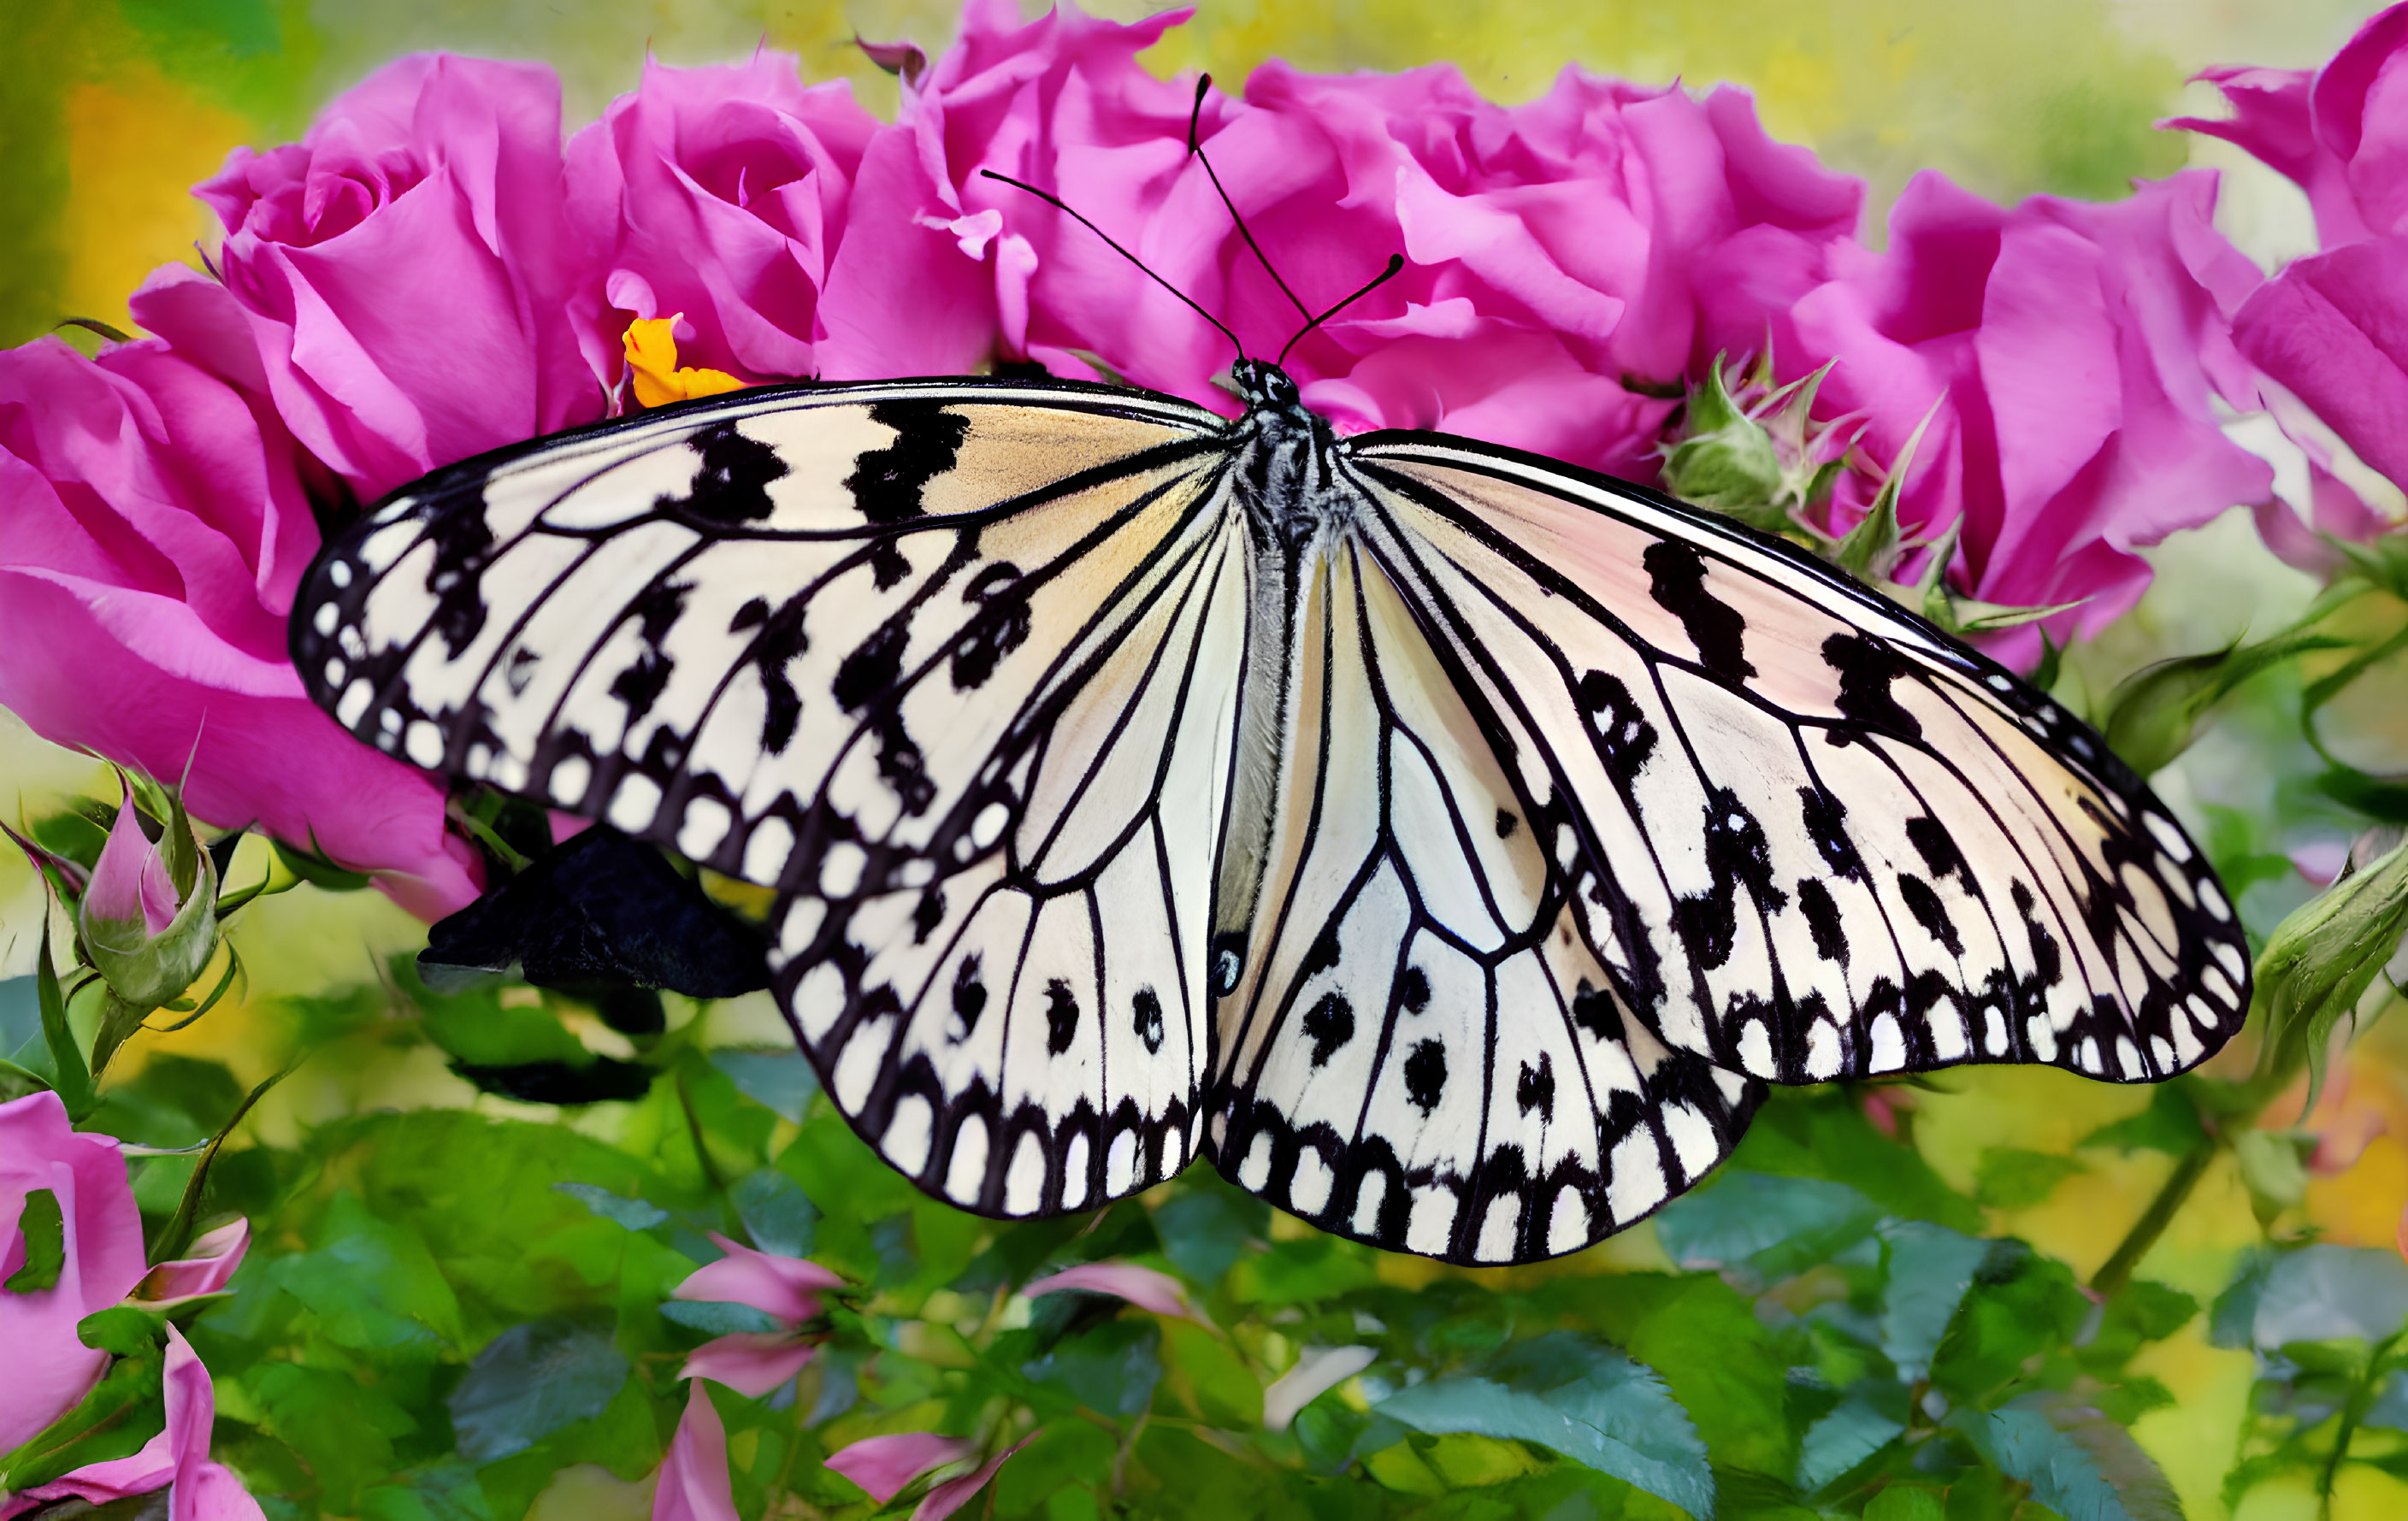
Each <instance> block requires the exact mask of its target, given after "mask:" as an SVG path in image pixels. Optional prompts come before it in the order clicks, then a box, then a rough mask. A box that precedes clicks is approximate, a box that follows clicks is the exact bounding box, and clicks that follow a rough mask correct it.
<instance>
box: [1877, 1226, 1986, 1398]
mask: <svg viewBox="0 0 2408 1521" xmlns="http://www.w3.org/2000/svg"><path fill="white" fill-rule="evenodd" d="M1881 1236H1882V1247H1883V1252H1882V1255H1883V1256H1884V1257H1885V1258H1886V1259H1887V1265H1888V1268H1889V1286H1888V1287H1887V1288H1886V1289H1885V1290H1884V1291H1883V1294H1882V1314H1881V1327H1882V1351H1883V1353H1884V1354H1885V1356H1888V1358H1889V1360H1890V1361H1891V1362H1893V1363H1896V1364H1897V1365H1898V1370H1899V1377H1901V1378H1904V1379H1908V1380H1910V1381H1911V1380H1914V1379H1918V1378H1921V1377H1922V1376H1923V1375H1924V1373H1925V1372H1926V1371H1927V1370H1928V1369H1929V1367H1930V1364H1931V1357H1932V1354H1933V1353H1935V1352H1937V1351H1938V1350H1939V1348H1940V1341H1941V1338H1942V1337H1943V1336H1945V1335H1946V1334H1947V1332H1948V1323H1949V1322H1950V1321H1952V1320H1954V1319H1955V1318H1956V1316H1957V1305H1959V1304H1961V1303H1962V1302H1964V1299H1965V1291H1966V1290H1967V1289H1969V1288H1971V1286H1972V1284H1973V1273H1974V1271H1975V1270H1977V1269H1979V1268H1980V1267H1981V1266H1982V1263H1983V1261H1984V1260H1985V1258H1987V1257H1988V1256H1989V1255H1990V1250H1991V1247H1992V1245H1993V1243H1992V1242H1989V1241H1979V1240H1976V1239H1975V1238H1973V1237H1971V1236H1965V1235H1961V1234H1959V1233H1958V1232H1957V1231H1953V1230H1950V1229H1949V1228H1948V1227H1945V1226H1935V1225H1933V1224H1931V1223H1930V1222H1929V1221H1927V1220H1894V1221H1891V1222H1889V1223H1887V1224H1885V1225H1884V1226H1883V1227H1882V1230H1881Z"/></svg>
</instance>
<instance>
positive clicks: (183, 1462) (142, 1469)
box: [0, 1195, 264, 1521]
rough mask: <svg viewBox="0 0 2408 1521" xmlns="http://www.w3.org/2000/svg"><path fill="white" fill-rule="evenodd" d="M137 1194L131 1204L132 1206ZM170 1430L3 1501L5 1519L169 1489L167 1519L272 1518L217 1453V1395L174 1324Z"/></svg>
mask: <svg viewBox="0 0 2408 1521" xmlns="http://www.w3.org/2000/svg"><path fill="white" fill-rule="evenodd" d="M132 1202H133V1200H132V1196H131V1195H129V1196H128V1197H127V1205H128V1207H129V1208H130V1207H131V1205H132ZM162 1384H163V1385H164V1388H163V1391H162V1392H163V1393H164V1394H165V1397H166V1405H167V1425H166V1428H165V1429H164V1430H162V1431H161V1432H160V1433H159V1434H158V1435H157V1436H155V1437H152V1438H151V1439H150V1441H149V1442H145V1443H144V1444H143V1447H142V1450H141V1451H140V1452H137V1453H136V1454H134V1455H133V1456H130V1457H118V1458H111V1459H109V1460H108V1461H106V1462H100V1463H88V1464H86V1465H85V1466H83V1467H82V1468H79V1469H77V1470H76V1471H74V1472H72V1473H66V1474H62V1475H61V1476H60V1477H58V1478H56V1479H53V1480H51V1481H50V1483H48V1484H41V1485H35V1486H34V1487H33V1488H31V1489H28V1490H26V1491H25V1492H24V1493H23V1494H21V1495H14V1496H11V1497H9V1498H8V1499H7V1500H6V1501H5V1502H0V1518H5V1517H7V1516H12V1515H16V1514H19V1513H20V1512H22V1511H28V1510H32V1509H33V1508H35V1507H36V1506H38V1505H42V1504H45V1503H47V1502H49V1501H51V1500H58V1499H69V1498H73V1499H80V1500H83V1501H85V1502H86V1503H88V1504H92V1505H106V1504H108V1502H110V1501H111V1500H118V1499H126V1498H127V1497H129V1496H133V1495H147V1494H150V1492H152V1491H153V1490H156V1489H159V1488H161V1487H163V1486H165V1487H166V1488H167V1521H264V1517H263V1513H262V1512H261V1510H260V1508H259V1501H257V1500H255V1499H251V1492H250V1491H249V1490H247V1489H245V1488H243V1486H242V1481H241V1480H239V1479H237V1478H236V1477H235V1476H234V1473H233V1471H231V1470H230V1469H228V1468H227V1467H226V1466H225V1465H224V1464H222V1463H219V1462H216V1461H214V1460H212V1459H211V1458H210V1456H209V1435H210V1429H211V1428H212V1427H213V1426H214V1425H215V1424H216V1421H217V1391H216V1389H214V1388H213V1387H212V1386H211V1385H210V1384H209V1370H208V1369H206V1368H204V1367H202V1366H201V1359H200V1355H199V1354H197V1353H195V1352H194V1351H193V1349H192V1345H191V1344H190V1343H189V1342H186V1341H185V1340H184V1333H183V1332H181V1331H179V1330H178V1329H177V1328H176V1327H174V1326H172V1325H170V1326H169V1327H167V1359H166V1368H165V1376H164V1378H163V1379H162Z"/></svg>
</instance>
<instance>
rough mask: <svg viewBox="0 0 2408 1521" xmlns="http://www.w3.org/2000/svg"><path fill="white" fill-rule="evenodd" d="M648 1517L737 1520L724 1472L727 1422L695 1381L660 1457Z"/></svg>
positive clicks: (674, 1520)
mask: <svg viewBox="0 0 2408 1521" xmlns="http://www.w3.org/2000/svg"><path fill="white" fill-rule="evenodd" d="M652 1521H737V1516H736V1495H735V1491H734V1490H733V1488H731V1487H730V1485H729V1482H728V1477H727V1428H726V1427H725V1426H724V1425H722V1424H721V1422H720V1419H719V1412H718V1411H717V1410H716V1409H714V1408H712V1406H711V1403H710V1395H709V1394H707V1393H706V1392H704V1390H703V1386H702V1385H699V1384H690V1385H687V1386H686V1397H685V1414H684V1415H683V1417H681V1419H680V1420H679V1421H678V1428H677V1435H676V1436H675V1437H673V1438H671V1439H670V1441H669V1450H668V1456H666V1457H664V1458H663V1459H661V1472H660V1478H659V1481H658V1484H657V1487H655V1488H654V1489H653V1491H652Z"/></svg>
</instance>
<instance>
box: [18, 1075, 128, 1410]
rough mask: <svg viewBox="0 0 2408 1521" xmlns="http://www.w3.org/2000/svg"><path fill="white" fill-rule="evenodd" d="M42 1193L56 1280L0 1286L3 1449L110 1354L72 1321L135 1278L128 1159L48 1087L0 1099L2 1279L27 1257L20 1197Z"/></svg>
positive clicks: (79, 1393)
mask: <svg viewBox="0 0 2408 1521" xmlns="http://www.w3.org/2000/svg"><path fill="white" fill-rule="evenodd" d="M36 1189H48V1190H49V1191H50V1194H51V1196H52V1197H53V1198H56V1199H57V1200H58V1206H59V1215H60V1224H61V1226H62V1227H63V1229H64V1233H65V1249H66V1255H65V1265H64V1266H63V1267H62V1268H61V1270H60V1272H59V1281H58V1283H57V1284H54V1285H52V1286H51V1287H50V1288H47V1289H41V1290H37V1291H36V1292H33V1293H14V1292H8V1291H6V1290H0V1347H6V1348H7V1349H8V1356H7V1370H8V1376H7V1378H6V1379H5V1380H0V1451H7V1450H8V1449H10V1448H13V1447H16V1446H17V1445H19V1444H20V1443H22V1442H25V1441H26V1440H27V1439H28V1438H30V1437H32V1436H33V1435H34V1434H35V1433H36V1432H37V1431H39V1430H41V1429H42V1428H44V1427H46V1426H48V1425H50V1422H52V1421H54V1420H56V1419H58V1417H60V1416H61V1415H63V1414H65V1413H66V1412H67V1411H68V1410H70V1409H72V1408H73V1407H74V1406H75V1403H76V1401H78V1400H79V1399H82V1398H83V1397H84V1394H85V1392H86V1391H87V1390H89V1389H90V1388H91V1387H92V1385H93V1382H94V1381H95V1380H97V1379H98V1378H99V1377H100V1375H101V1372H102V1370H104V1369H105V1368H107V1367H108V1354H107V1353H103V1352H95V1351H93V1349H92V1348H90V1347H88V1346H86V1345H84V1344H83V1342H82V1340H81V1339H80V1338H79V1337H78V1336H77V1335H76V1323H77V1322H78V1321H80V1320H81V1319H83V1317H84V1316H86V1315H90V1314H95V1313H99V1312H100V1311H103V1310H106V1309H108V1307H109V1306H111V1305H113V1304H116V1303H117V1302H119V1301H120V1300H122V1299H124V1298H125V1296H126V1295H127V1294H128V1293H130V1292H132V1291H133V1288H134V1285H135V1284H137V1283H139V1282H141V1279H142V1274H143V1271H144V1264H143V1260H142V1216H141V1213H140V1212H139V1211H137V1210H136V1208H135V1204H134V1191H133V1190H132V1189H131V1188H129V1187H128V1186H127V1185H126V1181H125V1157H124V1155H123V1154H122V1153H121V1152H120V1151H119V1150H118V1149H117V1143H116V1141H112V1140H111V1139H109V1138H108V1137H107V1136H99V1135H84V1134H80V1133H79V1132H78V1131H76V1130H75V1128H74V1127H73V1126H70V1125H69V1124H68V1123H67V1114H66V1107H65V1105H64V1104H62V1103H61V1102H60V1101H59V1097H58V1095H56V1094H54V1093H47V1092H46V1093H35V1094H28V1095H26V1096H25V1097H24V1098H17V1099H12V1100H10V1101H9V1102H7V1103H5V1104H0V1222H5V1224H0V1280H6V1279H7V1278H8V1277H10V1276H11V1275H13V1274H14V1273H15V1272H16V1271H17V1270H19V1269H20V1268H22V1267H23V1266H24V1263H25V1240H24V1234H23V1230H22V1227H21V1226H20V1225H19V1224H18V1222H19V1221H20V1220H21V1219H22V1216H23V1213H24V1208H25V1198H26V1196H27V1195H28V1194H30V1193H32V1192H34V1191H35V1190H36Z"/></svg>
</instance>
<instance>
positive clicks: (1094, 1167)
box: [770, 515, 1246, 1216]
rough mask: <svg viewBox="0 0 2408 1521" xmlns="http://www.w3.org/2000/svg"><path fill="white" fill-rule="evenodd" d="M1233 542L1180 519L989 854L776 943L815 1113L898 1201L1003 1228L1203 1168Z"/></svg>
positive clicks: (1092, 660)
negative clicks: (917, 1191) (906, 1186)
mask: <svg viewBox="0 0 2408 1521" xmlns="http://www.w3.org/2000/svg"><path fill="white" fill-rule="evenodd" d="M1242 552H1243V544H1242V537H1241V535H1240V533H1239V532H1238V530H1237V524H1236V523H1235V521H1234V520H1233V519H1231V518H1229V517H1227V516H1226V515H1199V516H1196V517H1192V518H1191V519H1190V520H1189V521H1188V523H1187V524H1186V526H1185V527H1184V529H1183V532H1182V534H1181V536H1180V538H1179V539H1178V540H1177V542H1176V543H1175V544H1173V545H1172V546H1171V552H1168V553H1166V554H1164V555H1162V556H1160V557H1159V558H1158V560H1157V561H1156V563H1155V564H1154V566H1152V567H1149V568H1148V570H1147V571H1146V572H1145V573H1143V574H1141V575H1140V576H1139V577H1138V578H1136V580H1135V582H1134V584H1133V585H1131V586H1130V587H1129V588H1127V589H1126V597H1125V600H1126V601H1127V602H1128V603H1129V604H1130V605H1131V606H1132V607H1133V608H1134V609H1136V612H1135V615H1134V616H1133V617H1132V619H1131V620H1130V622H1129V624H1127V625H1126V627H1125V628H1124V629H1120V630H1117V631H1115V633H1114V636H1113V637H1112V638H1111V639H1109V640H1106V639H1095V640H1093V641H1091V644H1092V649H1091V650H1090V649H1087V648H1081V647H1074V648H1073V649H1072V650H1071V651H1070V652H1068V653H1069V654H1070V656H1071V657H1072V658H1071V659H1070V660H1069V662H1068V665H1069V667H1071V669H1072V670H1073V671H1074V672H1075V673H1076V674H1075V678H1074V679H1066V680H1065V681H1064V682H1062V683H1061V687H1062V691H1063V697H1062V700H1061V701H1059V702H1058V703H1056V704H1054V707H1053V708H1052V709H1051V710H1049V713H1048V715H1047V716H1045V717H1044V718H1043V719H1042V720H1041V721H1040V722H1037V723H1036V724H1035V726H1036V727H1037V728H1038V729H1039V735H1040V737H1039V739H1038V740H1037V742H1036V743H1034V744H1033V745H1032V746H1031V747H1030V748H1029V749H1028V750H1027V751H1026V752H1025V754H1023V755H1022V756H1021V757H1020V758H1019V760H1018V761H1017V763H1016V766H1015V768H1013V770H1012V771H1011V773H1010V775H1009V778H1008V780H1009V783H1010V785H1011V791H1012V793H1013V795H1014V796H1016V797H1017V798H1018V799H1019V801H1017V802H1016V803H1015V804H1014V805H1013V809H1012V811H1011V817H1010V819H1009V821H1008V823H1006V824H1005V825H1003V826H1002V830H1001V841H1000V847H999V848H998V849H996V851H994V852H992V853H990V854H986V855H985V856H983V857H982V859H980V860H979V861H977V862H976V863H975V864H973V865H971V866H969V867H968V868H965V869H963V870H961V871H959V872H957V873H954V874H953V875H951V876H948V877H945V878H943V879H941V880H939V881H935V882H930V883H928V884H927V885H925V886H924V887H921V888H918V889H917V890H911V891H901V892H892V893H887V894H883V895H879V896H875V897H868V898H866V899H863V900H861V901H858V902H854V903H840V904H835V905H830V904H827V903H824V902H823V901H821V900H819V899H816V898H810V897H798V898H793V899H790V900H788V901H787V902H785V903H784V904H782V905H781V909H780V912H779V915H778V917H777V919H776V921H775V924H776V928H777V933H778V942H777V944H776V946H775V948H774V949H773V950H772V953H771V956H770V962H771V967H772V973H773V977H772V986H773V987H774V988H775V989H776V990H777V992H778V994H779V997H780V999H781V1003H782V1004H783V1005H784V1006H785V1008H786V1009H787V1011H788V1017H789V1018H790V1019H791V1020H792V1021H793V1023H794V1025H795V1029H796V1036H797V1037H798V1038H799V1039H800V1040H801V1041H802V1043H803V1046H804V1048H805V1049H806V1050H807V1051H809V1052H810V1055H811V1056H812V1057H813V1059H814V1061H815V1062H816V1063H817V1065H818V1066H819V1069H820V1070H821V1071H822V1072H823V1073H824V1074H825V1075H826V1078H827V1087H828V1092H829V1094H830V1096H831V1097H832V1098H834V1099H835V1101H836V1103H837V1105H838V1107H839V1109H840V1110H842V1111H843V1112H844V1113H845V1115H846V1117H847V1118H848V1119H850V1120H851V1121H852V1123H853V1126H854V1127H855V1128H856V1129H857V1130H859V1131H860V1133H861V1134H862V1136H863V1137H864V1138H865V1139H867V1141H869V1142H870V1143H871V1144H872V1145H873V1146H875V1147H877V1148H878V1149H879V1151H880V1152H881V1153H882V1155H885V1156H886V1158H887V1159H888V1160H889V1161H891V1162H893V1163H894V1164H895V1165H896V1167H898V1168H900V1169H902V1170H903V1171H905V1172H906V1173H908V1174H910V1176H911V1178H912V1179H913V1181H914V1182H916V1183H918V1184H920V1185H921V1186H922V1187H923V1188H925V1189H926V1190H927V1191H929V1192H930V1193H933V1194H935V1195H937V1196H938V1197H939V1198H946V1199H950V1200H951V1201H953V1203H956V1204H958V1205H960V1206H962V1207H963V1208H965V1209H969V1210H975V1211H977V1212H981V1213H984V1214H991V1215H1001V1216H1026V1215H1035V1214H1058V1213H1061V1212H1066V1211H1071V1210H1082V1209H1095V1208H1097V1207H1100V1206H1101V1205H1103V1204H1106V1203H1109V1202H1110V1201H1111V1200H1112V1199H1114V1198H1120V1197H1122V1196H1124V1195H1126V1194H1129V1193H1133V1192H1135V1191H1137V1190H1139V1189H1141V1188H1144V1187H1147V1186H1149V1185H1151V1184H1154V1183H1157V1182H1160V1181H1161V1180H1162V1179H1164V1178H1168V1177H1169V1176H1171V1175H1172V1174H1173V1173H1176V1172H1177V1171H1178V1170H1179V1169H1181V1168H1183V1167H1184V1166H1185V1165H1186V1164H1187V1162H1188V1161H1189V1160H1190V1159H1192V1158H1193V1157H1194V1156H1195V1155H1196V1154H1197V1151H1198V1150H1199V1149H1200V1147H1201V1144H1202V1139H1203V1138H1202V1119H1203V1115H1202V1109H1201V1105H1200V1098H1201V1091H1202V1085H1203V1081H1204V1076H1205V1072H1206V1069H1207V1063H1208V1060H1209V1054H1208V1052H1207V1051H1206V1050H1204V1049H1202V1047H1201V1046H1200V1045H1199V1042H1198V1038H1197V1032H1199V1031H1202V1030H1204V1029H1206V1028H1207V1027H1208V1025H1207V1022H1206V1019H1205V1014H1206V1012H1207V1008H1208V1005H1209V1003H1210V993H1209V990H1208V987H1207V975H1208V972H1207V962H1208V956H1207V954H1206V952H1207V948H1206V945H1205V943H1204V942H1205V939H1206V934H1207V930H1208V928H1209V926H1210V923H1211V896H1212V876H1211V873H1212V860H1213V853H1214V850H1215V847H1216V845H1217V843H1218V840H1219V836H1220V830H1221V823H1222V818H1223V812H1224V806H1225V798H1226V792H1227V785H1228V768H1229V757H1230V754H1231V751H1232V745H1233V734H1232V726H1233V724H1234V721H1235V712H1236V696H1237V691H1238V682H1239V671H1240V666H1241V664H1242V660H1243V654H1244V638H1245V632H1246V628H1245V620H1246V571H1245V565H1244V562H1243V559H1242Z"/></svg>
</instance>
